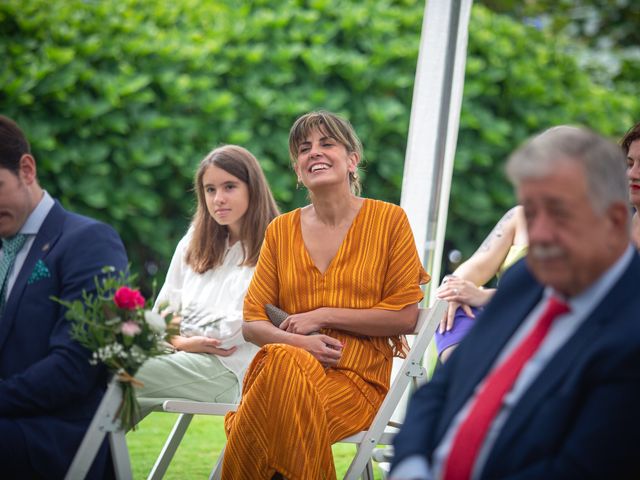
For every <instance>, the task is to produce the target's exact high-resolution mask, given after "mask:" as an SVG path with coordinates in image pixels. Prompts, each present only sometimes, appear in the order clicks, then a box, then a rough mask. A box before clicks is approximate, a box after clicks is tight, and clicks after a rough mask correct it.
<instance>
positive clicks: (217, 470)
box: [209, 447, 225, 480]
mask: <svg viewBox="0 0 640 480" xmlns="http://www.w3.org/2000/svg"><path fill="white" fill-rule="evenodd" d="M224 449H225V447H222V450H220V455H218V460H216V464H215V466H214V467H213V470H211V475H209V480H220V479H221V478H222V461H223V460H224Z"/></svg>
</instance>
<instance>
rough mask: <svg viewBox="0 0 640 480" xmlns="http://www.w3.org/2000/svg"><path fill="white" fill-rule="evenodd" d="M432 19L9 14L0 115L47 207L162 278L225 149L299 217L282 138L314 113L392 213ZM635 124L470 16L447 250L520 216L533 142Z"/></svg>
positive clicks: (566, 63)
mask: <svg viewBox="0 0 640 480" xmlns="http://www.w3.org/2000/svg"><path fill="white" fill-rule="evenodd" d="M423 10H424V2H422V1H418V0H361V1H359V2H347V1H339V0H309V1H302V0H253V1H243V2H237V1H235V0H217V1H214V0H182V1H180V2H155V1H152V0H120V1H117V2H116V1H90V0H64V1H63V0H47V1H45V0H26V1H25V0H5V1H3V2H2V3H0V30H1V31H2V32H3V35H2V36H1V37H0V56H1V58H3V69H2V70H1V71H0V110H1V111H2V112H3V113H5V114H7V115H9V116H12V117H14V118H15V119H16V120H17V121H18V122H19V123H20V124H21V125H22V126H23V127H24V129H25V130H26V132H27V134H28V136H29V138H30V139H31V141H32V146H33V149H34V153H35V156H36V158H37V161H38V168H39V176H40V179H41V183H42V184H43V185H44V186H45V188H47V190H48V191H49V192H50V193H52V194H53V195H54V196H55V197H57V198H59V199H61V201H62V203H63V204H64V205H65V206H66V207H68V208H70V209H73V210H75V211H78V212H80V213H85V214H89V215H91V216H94V217H97V218H100V219H102V220H105V221H107V222H109V223H110V224H112V225H113V226H114V227H115V228H116V229H117V230H118V231H119V232H120V234H121V235H122V237H123V239H124V241H125V244H126V245H127V249H128V251H129V255H130V257H131V259H132V261H133V266H134V270H137V271H142V272H143V273H144V268H143V267H144V266H147V267H153V265H155V264H157V265H159V271H160V272H164V271H165V269H166V265H167V264H168V260H169V259H170V257H171V253H172V252H173V249H174V248H175V245H176V243H177V241H178V239H179V238H180V237H181V236H182V235H183V234H184V232H185V231H186V228H187V224H188V222H189V218H190V215H191V212H192V209H193V203H194V196H193V192H192V187H191V182H192V175H193V172H194V171H195V168H196V166H197V164H198V163H199V161H200V160H201V159H202V158H203V157H204V155H205V154H206V153H207V152H208V151H209V150H211V149H212V148H214V147H216V146H218V145H220V144H223V143H238V144H242V145H243V146H246V147H247V148H249V149H250V150H251V151H252V152H253V153H254V154H256V156H257V158H258V159H259V160H260V163H261V165H262V167H263V169H264V170H265V172H266V175H267V178H268V180H269V182H270V185H271V187H272V189H273V192H274V194H275V196H276V199H277V200H278V202H279V205H280V207H281V209H282V210H283V211H287V210H289V209H291V208H294V207H297V206H300V205H302V204H304V203H305V202H306V193H305V192H304V191H302V190H296V189H295V175H293V174H292V173H291V172H290V171H289V170H290V166H289V159H288V149H287V135H288V130H289V128H290V126H291V124H292V123H293V121H294V120H295V118H297V117H298V116H299V115H300V114H302V113H305V112H307V111H309V110H314V109H319V108H325V109H329V110H333V111H337V112H339V113H342V114H344V115H345V116H347V117H348V118H349V119H350V120H351V122H352V123H353V124H354V126H355V127H356V130H357V131H358V133H359V135H360V136H361V138H362V139H363V142H364V147H365V160H366V161H365V164H364V172H363V183H364V192H363V193H364V195H366V196H369V197H375V198H380V199H384V200H388V201H392V202H398V201H399V197H400V188H401V181H402V173H403V162H404V153H405V147H406V137H407V132H408V122H409V114H410V108H411V95H412V90H413V82H414V75H415V65H416V60H417V54H418V47H419V38H420V29H421V25H422V15H423ZM637 111H638V107H637V101H636V99H635V98H632V97H630V96H626V97H625V96H622V95H617V94H615V93H614V92H612V91H608V90H605V89H604V88H603V87H597V86H595V85H594V84H593V83H592V82H591V81H590V79H589V77H588V76H587V74H585V73H583V72H581V71H580V70H579V69H578V68H577V66H576V63H575V61H574V60H573V59H572V58H570V57H568V56H567V55H565V54H563V53H562V51H561V49H560V48H559V46H558V45H557V41H556V39H553V38H548V37H546V36H545V35H544V34H543V33H541V32H538V31H537V30H535V29H533V28H531V27H527V26H525V25H522V24H519V23H517V22H515V21H514V20H512V19H509V18H507V17H503V16H500V15H498V14H495V13H491V12H489V11H488V10H486V9H485V8H483V7H479V6H478V7H474V11H473V16H472V24H471V32H470V43H469V60H468V65H467V80H466V86H465V97H464V102H463V111H462V119H461V125H460V127H461V128H460V136H459V147H458V154H457V158H456V165H455V173H454V180H453V189H452V194H453V195H452V200H451V209H450V215H449V219H450V227H449V232H448V235H447V236H448V239H449V240H451V241H452V242H453V243H454V244H455V245H456V246H458V247H459V248H461V249H462V250H463V251H464V252H465V253H466V254H469V253H470V252H471V251H472V249H473V248H474V247H475V246H476V245H477V244H479V243H480V240H481V238H482V237H483V236H484V235H485V234H486V233H487V232H488V231H489V229H490V228H491V226H492V225H493V223H494V222H495V221H496V220H497V219H498V218H499V217H500V216H501V215H502V213H503V211H504V210H506V209H507V208H508V207H509V206H511V205H512V204H513V203H514V198H513V194H512V191H511V188H510V186H509V185H508V184H507V182H506V181H505V179H504V178H503V175H502V173H501V171H502V170H501V164H502V163H503V161H504V159H505V157H506V156H507V155H508V153H509V152H510V151H511V150H512V149H513V148H514V147H515V146H516V145H517V144H518V143H520V142H521V141H522V140H523V139H524V138H525V137H527V136H528V135H529V134H530V133H533V132H535V131H539V130H540V129H542V128H545V127H547V126H550V125H553V124H555V123H564V122H572V123H581V124H586V125H590V126H592V127H593V128H595V129H597V130H599V131H602V132H604V133H606V134H608V135H613V136H618V135H619V134H620V133H622V131H624V129H625V128H626V127H627V126H628V125H630V124H631V123H632V119H633V118H634V115H636V113H637ZM148 270H150V271H151V270H153V269H152V268H148Z"/></svg>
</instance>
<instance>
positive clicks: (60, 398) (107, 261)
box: [0, 202, 127, 478]
mask: <svg viewBox="0 0 640 480" xmlns="http://www.w3.org/2000/svg"><path fill="white" fill-rule="evenodd" d="M39 260H41V261H42V262H44V264H45V265H46V267H47V269H48V270H49V273H50V275H49V276H41V277H42V278H39V279H37V280H36V279H34V278H32V281H31V282H29V278H30V276H31V275H32V272H33V270H34V267H35V265H36V262H38V261H39ZM106 265H112V266H114V267H116V268H117V269H118V270H124V269H126V267H127V256H126V253H125V250H124V246H123V245H122V241H121V240H120V237H119V236H118V234H117V233H116V232H115V231H114V230H113V229H112V228H111V227H109V226H107V225H105V224H103V223H99V222H97V221H95V220H92V219H89V218H86V217H82V216H80V215H76V214H73V213H70V212H67V211H65V210H64V209H63V208H62V207H61V206H60V204H59V203H57V202H56V203H55V205H54V206H53V208H52V209H51V211H50V212H49V214H48V215H47V217H46V219H45V221H44V223H43V224H42V226H41V228H40V231H39V233H38V234H37V236H36V238H35V240H34V243H33V245H32V246H31V250H30V251H29V254H28V256H27V258H26V260H25V263H24V265H23V267H22V269H21V270H20V272H19V274H18V277H17V278H16V282H15V284H14V286H13V289H12V291H11V294H10V296H9V298H8V299H7V303H6V306H5V311H4V314H3V316H2V319H1V320H0V379H1V380H0V417H2V418H5V419H11V420H13V421H15V422H16V423H17V425H18V426H19V428H20V430H21V431H22V433H23V435H24V439H25V441H26V444H27V448H28V455H29V460H30V463H31V467H32V472H23V473H24V477H23V478H31V477H32V476H36V475H37V476H43V477H46V478H62V477H63V476H64V474H65V472H66V470H67V469H68V467H69V465H70V463H71V460H72V458H73V455H74V454H75V452H76V450H77V448H78V446H79V445H80V441H81V440H82V437H83V435H84V433H85V431H86V429H87V427H88V425H89V422H90V421H91V418H92V417H93V414H94V412H95V411H96V408H97V406H98V404H99V403H100V400H101V398H102V395H103V393H104V387H105V384H106V372H105V370H104V369H103V368H99V367H92V366H91V365H90V364H89V362H88V359H89V358H90V354H89V352H88V351H87V350H86V349H84V348H82V347H81V346H80V345H78V344H77V343H76V342H74V341H73V340H72V339H71V338H70V336H69V323H68V322H67V321H66V320H65V319H64V309H63V307H61V306H60V305H59V304H57V303H55V302H54V301H52V300H51V298H50V297H51V296H52V295H53V296H56V297H59V298H62V299H65V300H71V299H76V298H79V297H80V296H81V294H82V291H83V289H84V290H87V291H91V290H94V289H95V286H94V276H95V275H98V274H100V271H101V269H102V268H103V267H104V266H106ZM34 280H35V281H34ZM106 457H107V455H106V449H104V448H103V451H102V454H101V456H100V457H99V458H98V460H97V462H96V465H95V467H96V469H95V470H93V472H94V473H96V472H97V473H100V472H101V471H102V470H103V469H104V468H105V461H106ZM2 468H3V469H4V468H5V467H4V466H3V467H2ZM93 478H95V476H94V477H93Z"/></svg>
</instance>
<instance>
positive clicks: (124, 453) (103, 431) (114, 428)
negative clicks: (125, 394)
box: [64, 377, 132, 480]
mask: <svg viewBox="0 0 640 480" xmlns="http://www.w3.org/2000/svg"><path fill="white" fill-rule="evenodd" d="M121 403H122V389H121V388H120V383H119V382H118V380H117V379H116V378H115V377H113V378H112V379H111V382H109V385H108V387H107V391H106V392H105V394H104V397H102V401H101V402H100V405H99V406H98V410H97V411H96V413H95V415H94V416H93V420H91V423H90V424H89V428H88V429H87V432H86V433H85V435H84V438H83V439H82V443H81V444H80V447H79V448H78V451H77V452H76V455H75V457H73V461H72V462H71V466H70V467H69V470H68V471H67V474H66V476H65V477H64V478H65V480H82V479H84V478H86V476H87V473H88V472H89V469H90V468H91V465H92V464H93V460H94V459H95V457H96V454H97V453H98V450H99V449H100V446H101V445H102V442H103V440H104V438H105V436H106V437H108V439H109V445H110V447H111V458H112V459H113V467H114V470H115V474H116V478H117V479H118V480H130V479H131V478H132V475H131V462H130V460H129V450H128V449H127V440H126V438H125V431H124V430H122V428H120V420H118V419H116V413H117V412H118V409H119V408H120V404H121Z"/></svg>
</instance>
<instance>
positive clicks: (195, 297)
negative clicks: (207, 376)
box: [154, 228, 258, 384]
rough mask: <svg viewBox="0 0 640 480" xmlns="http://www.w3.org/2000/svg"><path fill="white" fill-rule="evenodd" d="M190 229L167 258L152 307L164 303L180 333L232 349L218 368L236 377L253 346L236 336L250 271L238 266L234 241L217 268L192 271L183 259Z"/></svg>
mask: <svg viewBox="0 0 640 480" xmlns="http://www.w3.org/2000/svg"><path fill="white" fill-rule="evenodd" d="M192 235H193V228H190V229H189V231H188V232H187V234H186V235H185V236H184V237H183V238H182V240H180V242H179V243H178V246H177V247H176V251H175V253H174V254H173V258H172V259H171V264H170V265H169V271H168V272H167V277H166V279H165V282H164V285H163V286H162V289H161V290H160V293H159V294H158V298H157V299H156V303H155V306H154V309H155V310H157V309H158V308H159V306H160V305H161V304H166V303H167V302H168V303H169V306H170V307H171V308H172V309H175V310H178V311H180V312H181V313H182V315H183V319H182V321H181V324H180V333H181V335H185V336H193V335H204V336H207V337H211V338H217V339H219V340H221V341H222V345H221V347H222V348H230V347H233V346H237V347H238V349H237V350H236V351H235V352H234V353H233V354H232V355H230V356H228V357H220V356H219V357H218V359H219V360H220V361H221V362H222V364H223V365H224V366H225V367H226V368H228V369H229V370H230V371H231V372H233V373H234V374H235V375H236V377H238V382H239V383H240V384H242V378H243V377H244V373H245V371H246V369H247V367H248V366H249V363H250V362H251V360H252V359H253V357H254V355H255V354H256V352H257V351H258V347H257V346H255V345H254V344H252V343H249V342H247V341H245V339H244V337H243V336H242V305H243V302H244V296H245V294H246V292H247V288H249V283H250V282H251V277H252V276H253V271H254V270H255V267H249V266H242V265H240V264H241V263H242V261H243V259H244V255H243V250H242V245H241V243H240V242H236V243H235V244H233V245H232V246H231V247H229V246H228V245H227V251H226V253H225V256H224V260H223V262H222V265H219V266H218V267H216V268H214V269H211V270H208V271H206V272H205V273H196V272H194V271H193V270H192V269H191V267H190V266H189V265H187V263H186V262H185V261H184V258H185V253H186V250H187V246H188V245H189V242H190V241H191V237H192Z"/></svg>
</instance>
